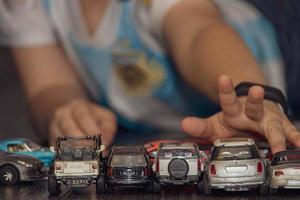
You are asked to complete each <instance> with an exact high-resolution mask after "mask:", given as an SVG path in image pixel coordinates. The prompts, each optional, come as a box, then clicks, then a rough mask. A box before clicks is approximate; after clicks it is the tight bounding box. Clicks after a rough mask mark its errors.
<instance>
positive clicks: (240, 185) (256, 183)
mask: <svg viewBox="0 0 300 200" xmlns="http://www.w3.org/2000/svg"><path fill="white" fill-rule="evenodd" d="M209 185H210V187H211V188H214V189H224V190H227V191H243V190H249V189H251V188H258V187H261V186H263V185H265V180H264V179H261V178H260V179H257V178H255V177H251V178H250V177H249V178H240V177H239V178H236V177H235V178H218V177H214V178H210V180H209Z"/></svg>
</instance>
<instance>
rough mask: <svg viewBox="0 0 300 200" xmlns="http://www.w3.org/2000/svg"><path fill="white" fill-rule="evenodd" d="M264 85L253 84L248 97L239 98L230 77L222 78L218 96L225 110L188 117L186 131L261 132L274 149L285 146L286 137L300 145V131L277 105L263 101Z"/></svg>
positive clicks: (218, 134)
mask: <svg viewBox="0 0 300 200" xmlns="http://www.w3.org/2000/svg"><path fill="white" fill-rule="evenodd" d="M263 98H264V90H263V88H262V87H259V86H253V87H252V88H251V89H250V90H249V94H248V97H236V94H235V91H234V88H233V84H232V82H231V80H230V79H229V77H227V76H221V77H220V79H219V99H220V104H221V107H222V111H221V112H219V113H217V114H215V115H213V116H211V117H209V118H206V119H200V118H196V117H188V118H186V119H184V120H183V122H182V128H183V130H184V131H185V132H186V133H188V134H190V135H192V136H195V137H203V138H207V139H209V140H211V141H213V140H215V139H217V138H226V137H245V136H248V137H249V135H247V134H246V133H247V132H248V133H251V132H252V133H253V132H255V133H259V134H261V135H263V136H264V137H265V138H266V139H267V140H268V142H269V144H270V146H271V149H272V152H273V153H276V152H279V151H282V150H285V149H286V139H287V140H288V141H290V142H291V143H293V144H294V145H296V146H298V147H300V133H299V132H298V130H297V129H296V128H295V127H294V126H293V125H292V124H291V122H290V121H289V120H288V119H287V117H286V116H285V114H284V113H283V112H282V111H281V110H280V109H279V108H278V106H277V105H276V104H275V103H273V102H271V101H268V100H264V99H263Z"/></svg>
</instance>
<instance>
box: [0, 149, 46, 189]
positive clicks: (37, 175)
mask: <svg viewBox="0 0 300 200" xmlns="http://www.w3.org/2000/svg"><path fill="white" fill-rule="evenodd" d="M45 176H46V170H45V167H44V164H43V163H42V162H41V161H40V160H38V159H36V158H33V157H31V156H27V155H20V154H14V153H9V152H5V151H2V150H0V183H1V184H3V185H14V184H17V183H19V182H21V181H34V180H39V179H42V178H44V177H45Z"/></svg>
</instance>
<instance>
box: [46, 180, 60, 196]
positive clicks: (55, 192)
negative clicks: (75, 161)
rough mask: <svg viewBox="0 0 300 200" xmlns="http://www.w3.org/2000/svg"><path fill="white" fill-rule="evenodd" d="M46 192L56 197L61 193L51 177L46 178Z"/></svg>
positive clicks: (57, 184)
mask: <svg viewBox="0 0 300 200" xmlns="http://www.w3.org/2000/svg"><path fill="white" fill-rule="evenodd" d="M48 192H49V194H50V195H51V196H56V195H59V194H60V193H61V190H60V185H59V183H57V181H56V179H55V177H53V176H49V177H48Z"/></svg>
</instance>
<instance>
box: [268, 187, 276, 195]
mask: <svg viewBox="0 0 300 200" xmlns="http://www.w3.org/2000/svg"><path fill="white" fill-rule="evenodd" d="M269 193H270V194H277V193H278V189H277V188H269Z"/></svg>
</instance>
